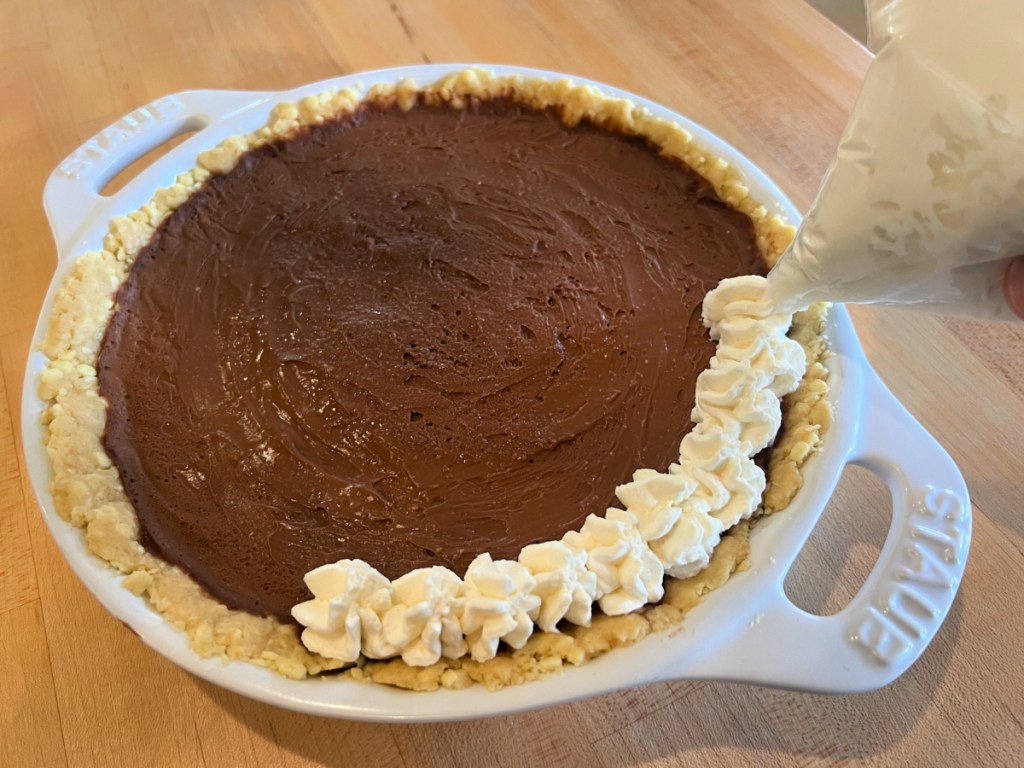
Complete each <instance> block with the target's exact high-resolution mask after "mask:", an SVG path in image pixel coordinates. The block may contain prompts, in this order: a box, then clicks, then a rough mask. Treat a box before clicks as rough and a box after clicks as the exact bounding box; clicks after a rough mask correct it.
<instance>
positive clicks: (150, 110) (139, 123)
mask: <svg viewBox="0 0 1024 768" xmlns="http://www.w3.org/2000/svg"><path fill="white" fill-rule="evenodd" d="M182 109H183V105H182V103H181V102H180V101H179V100H178V99H176V98H175V97H174V96H165V97H163V98H161V99H157V100H156V101H154V102H152V103H150V104H147V105H146V106H144V107H141V108H140V109H137V110H135V111H134V112H132V113H131V114H130V115H125V116H124V117H122V118H121V119H120V120H118V121H117V122H116V123H114V124H113V125H111V126H109V127H107V128H104V129H103V130H102V131H100V132H99V133H98V134H96V135H95V136H93V137H92V138H91V139H89V141H87V142H85V144H83V145H82V146H81V147H79V149H78V150H77V151H76V152H75V153H74V154H73V155H71V156H70V157H69V158H67V159H66V160H65V161H64V162H63V163H61V164H60V166H59V167H58V168H57V170H58V171H59V172H60V173H62V174H64V175H65V176H69V177H71V178H73V179H77V178H79V177H80V176H81V175H82V174H83V173H85V172H86V171H87V170H89V168H91V167H92V166H93V165H95V164H96V163H97V162H98V161H100V160H103V159H105V158H106V157H108V156H109V155H110V154H111V153H112V152H114V151H115V150H116V149H117V148H118V147H120V146H121V145H122V144H124V142H125V141H127V140H128V139H129V138H131V137H132V136H134V135H136V134H138V133H140V132H141V131H143V130H145V129H146V128H148V127H150V126H152V125H153V124H154V123H156V122H159V121H161V120H166V119H167V118H168V117H171V116H173V115H176V114H177V113H179V112H181V111H182Z"/></svg>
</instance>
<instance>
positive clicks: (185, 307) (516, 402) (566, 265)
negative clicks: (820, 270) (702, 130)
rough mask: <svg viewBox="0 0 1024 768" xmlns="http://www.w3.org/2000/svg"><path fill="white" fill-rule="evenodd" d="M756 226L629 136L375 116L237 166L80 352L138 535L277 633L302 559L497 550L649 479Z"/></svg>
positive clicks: (421, 561)
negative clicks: (712, 317)
mask: <svg viewBox="0 0 1024 768" xmlns="http://www.w3.org/2000/svg"><path fill="white" fill-rule="evenodd" d="M764 271H765V270H764V266H763V264H762V262H761V260H760V257H759V255H758V251H757V248H756V246H755V244H754V242H753V231H752V227H751V225H750V222H749V221H748V220H747V219H746V218H745V217H744V216H743V215H742V214H739V213H737V212H735V211H733V210H731V209H730V208H728V207H727V206H725V205H724V204H722V203H721V202H720V201H719V200H718V199H717V198H716V197H715V196H714V193H713V192H712V191H711V189H710V187H709V186H708V185H707V184H706V183H705V182H704V181H703V180H702V179H700V178H699V177H698V176H697V175H696V174H694V173H693V172H692V171H690V170H688V169H685V168H683V167H682V166H680V165H679V164H678V163H676V162H674V161H670V160H668V159H665V158H663V157H661V156H659V154H658V152H657V150H656V149H655V148H653V147H651V146H649V145H648V144H647V143H646V142H645V141H642V140H638V139H634V138H629V137H624V136H619V135H614V134H611V133H608V132H605V131H603V130H601V129H598V128H596V127H594V126H592V125H589V124H586V123H583V124H581V125H579V126H576V127H574V128H568V127H566V126H564V125H563V124H562V123H561V122H560V120H559V119H558V117H557V116H556V115H555V114H553V113H550V112H537V111H531V110H528V109H525V108H523V107H521V106H519V105H516V104H513V103H510V102H501V101H494V102H484V103H478V104H474V105H472V106H471V107H470V108H468V109H466V110H456V109H454V108H450V107H427V106H423V105H420V106H418V107H416V108H414V109H412V110H411V111H409V112H402V111H400V110H398V109H397V108H384V107H377V106H372V105H364V106H362V107H360V108H359V109H358V110H357V111H356V112H355V113H354V114H351V115H349V116H347V117H345V118H344V119H341V120H337V121H335V122H331V123H326V124H324V125H320V126H316V127H312V128H306V129H303V130H302V132H300V134H299V135H297V136H295V137H292V138H291V139H288V140H284V141H279V142H277V143H274V144H270V145H267V146H264V147H262V148H259V149H257V150H253V151H251V152H249V153H248V154H246V155H244V156H243V158H242V160H241V161H240V163H239V165H238V167H237V168H235V169H234V170H233V171H231V172H229V173H226V174H224V175H220V176H216V177H213V178H212V179H210V180H209V181H208V182H207V184H206V185H205V186H204V188H203V189H202V190H201V191H200V192H198V193H196V194H195V195H193V196H192V198H190V199H189V200H188V201H187V202H186V203H185V204H184V205H182V206H181V207H180V208H179V209H178V210H176V211H175V212H174V213H173V214H172V215H171V216H170V217H169V218H168V219H167V221H165V222H164V224H163V225H162V226H161V227H160V229H159V230H158V231H157V233H156V234H155V235H154V238H153V240H152V242H151V243H150V244H149V245H148V246H147V247H146V248H145V249H144V250H143V251H142V252H141V253H140V254H139V256H138V258H137V259H136V262H135V264H134V265H133V267H132V270H131V274H130V275H129V278H128V279H127V281H126V282H125V284H124V285H123V286H122V288H121V290H120V292H119V294H118V297H117V309H116V312H115V315H114V317H113V319H112V321H111V323H110V326H109V327H108V330H107V335H106V337H105V340H104V344H103V348H102V351H101V355H100V373H99V375H100V388H101V392H102V393H103V395H104V396H105V397H106V398H107V399H108V401H109V403H110V408H109V411H108V419H107V426H106V433H105V436H104V445H105V447H106V449H107V451H108V453H109V454H110V455H111V456H112V457H113V459H114V460H115V463H116V464H117V467H118V470H119V472H120V475H121V478H122V481H123V482H124V485H125V488H126V490H127V491H128V494H129V496H130V498H131V499H132V501H133V504H134V505H135V508H136V510H137V512H138V516H139V521H140V527H141V538H142V541H143V543H144V544H145V545H146V546H147V547H148V548H150V549H151V550H152V551H153V552H155V553H156V554H158V555H159V556H161V557H163V558H164V559H166V560H168V561H169V562H172V563H174V564H177V565H180V566H181V567H182V568H184V569H185V570H186V571H187V572H188V573H190V574H191V575H192V576H193V577H194V578H195V579H196V580H197V581H198V582H199V583H200V584H201V585H202V586H203V587H204V588H205V589H206V590H207V591H208V592H209V593H210V594H211V595H212V596H214V597H215V598H217V599H219V600H221V601H222V602H224V603H225V604H227V605H228V606H231V607H236V608H241V609H243V610H247V611H250V612H253V613H257V614H269V615H274V616H277V617H279V618H281V619H282V620H290V618H289V610H290V608H291V606H292V605H293V604H295V603H297V602H300V601H301V600H302V599H304V597H305V594H306V593H305V587H304V585H303V581H302V577H303V574H304V573H305V572H306V571H309V570H311V569H312V568H314V567H316V566H318V565H320V564H322V563H325V562H333V561H335V560H338V559H340V558H358V559H362V560H365V561H366V562H368V563H370V564H372V565H374V566H375V567H376V568H378V569H379V570H380V571H381V572H382V573H384V574H385V575H387V576H389V577H392V578H394V577H397V576H399V575H401V574H402V573H405V572H407V571H409V570H411V569H413V568H417V567H422V566H427V565H446V566H448V567H450V568H452V569H453V570H455V571H456V572H457V573H460V574H461V573H463V572H464V570H465V568H466V566H467V565H468V563H469V562H470V561H471V560H472V559H473V557H475V556H476V555H477V554H480V553H482V552H490V553H491V554H492V555H493V556H494V557H495V558H514V557H516V556H517V555H518V553H519V550H520V549H521V548H522V547H523V546H525V545H526V544H529V543H532V542H537V541H543V540H548V539H557V538H560V537H561V535H562V534H563V533H564V532H565V531H567V530H569V529H571V528H577V527H578V526H579V525H580V524H581V523H582V521H583V519H584V517H585V516H586V515H587V514H588V513H590V512H600V511H603V510H604V509H605V508H606V507H607V506H608V505H609V504H611V503H613V500H614V494H613V491H614V488H615V486H616V485H617V484H619V483H621V482H623V481H625V480H627V479H628V478H629V477H630V475H631V473H632V472H633V470H634V469H636V468H638V467H654V468H659V469H665V468H666V467H667V465H668V464H669V463H671V462H672V461H674V460H676V459H677V457H678V446H679V442H680V439H681V438H682V435H683V434H684V433H685V432H686V431H687V430H688V429H689V424H690V411H691V409H692V407H693V390H694V380H695V378H696V376H697V374H698V373H699V372H700V371H701V370H703V368H704V367H705V366H706V364H707V361H708V359H709V358H710V356H711V354H712V352H713V345H712V343H711V341H710V340H709V339H708V338H707V333H706V331H705V330H704V328H703V326H702V324H701V321H700V302H701V300H702V299H703V297H704V294H705V293H706V292H707V291H708V290H709V289H710V288H712V287H714V286H715V285H716V284H717V283H718V281H719V280H720V279H722V278H723V277H726V276H731V275H737V274H744V273H750V272H756V273H761V274H763V273H764Z"/></svg>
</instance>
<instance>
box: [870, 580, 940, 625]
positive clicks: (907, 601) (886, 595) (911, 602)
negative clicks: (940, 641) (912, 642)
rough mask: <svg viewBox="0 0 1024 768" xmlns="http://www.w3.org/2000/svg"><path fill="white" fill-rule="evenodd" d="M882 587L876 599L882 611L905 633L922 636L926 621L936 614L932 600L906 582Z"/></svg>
mask: <svg viewBox="0 0 1024 768" xmlns="http://www.w3.org/2000/svg"><path fill="white" fill-rule="evenodd" d="M882 589H883V592H882V594H881V596H880V598H879V600H878V605H879V608H881V609H882V612H883V613H884V614H885V615H886V616H888V617H889V618H890V619H892V620H893V621H894V622H897V623H899V624H900V625H901V626H902V627H904V629H906V631H907V634H909V635H911V636H913V637H924V636H925V635H926V634H927V630H926V623H927V622H928V621H929V620H930V619H932V618H934V617H935V615H936V610H935V608H934V607H933V604H932V602H931V601H930V600H929V599H928V598H926V597H925V596H924V595H922V594H921V593H919V592H918V591H917V590H914V589H911V588H910V587H909V586H908V585H906V584H888V585H886V586H885V587H883V588H882Z"/></svg>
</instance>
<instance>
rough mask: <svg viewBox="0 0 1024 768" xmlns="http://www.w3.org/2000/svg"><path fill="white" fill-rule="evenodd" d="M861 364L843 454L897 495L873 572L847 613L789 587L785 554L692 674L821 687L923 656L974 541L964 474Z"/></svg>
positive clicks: (873, 682)
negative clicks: (802, 601)
mask: <svg viewBox="0 0 1024 768" xmlns="http://www.w3.org/2000/svg"><path fill="white" fill-rule="evenodd" d="M865 368H867V371H866V376H865V382H864V385H865V392H864V395H865V397H864V406H865V407H864V411H863V414H862V420H861V423H860V424H859V426H858V430H857V436H856V440H855V442H854V445H853V448H852V449H851V451H850V453H849V454H848V456H847V463H851V464H856V465H858V466H861V467H864V468H866V469H868V470H870V471H872V472H873V473H875V474H876V475H878V476H879V477H880V478H881V479H882V480H884V481H885V482H886V483H887V485H888V486H889V488H890V490H891V491H892V499H893V516H892V522H891V524H890V527H889V532H888V534H887V536H886V540H885V543H884V545H883V546H882V550H881V553H880V554H879V557H878V560H877V562H876V563H875V565H874V567H873V568H872V570H871V573H870V574H869V575H868V578H867V580H866V581H865V582H864V585H863V586H862V587H861V589H860V591H859V592H858V593H857V594H856V596H855V597H854V598H853V600H851V601H850V603H849V604H848V605H847V606H846V607H844V608H843V609H842V610H841V611H839V612H838V613H835V614H833V615H830V616H817V615H814V614H810V613H807V612H806V611H803V610H802V609H800V608H798V607H797V606H796V605H795V604H794V603H793V602H792V601H791V600H790V599H789V597H788V596H787V595H786V593H785V587H784V583H785V579H786V575H787V573H788V571H789V567H790V566H791V565H792V560H791V561H790V562H789V563H785V564H781V567H780V568H779V569H778V572H777V574H775V575H776V578H775V580H774V581H773V582H772V585H771V588H769V589H767V590H766V591H765V593H764V594H765V595H766V596H767V597H766V600H765V601H764V602H763V603H760V604H758V605H757V607H756V609H755V610H756V613H755V614H754V616H753V618H752V619H751V620H750V622H749V624H748V625H747V626H746V627H745V628H744V630H743V631H741V632H739V633H738V634H737V635H735V636H734V637H733V639H732V640H730V641H727V642H726V643H725V646H726V647H719V648H718V649H716V651H715V653H713V654H711V655H709V656H708V657H706V658H705V659H704V660H703V661H701V662H698V663H697V664H696V665H694V666H693V668H691V669H688V670H687V674H686V675H685V676H686V677H687V678H691V679H692V678H701V679H717V680H730V681H736V682H747V683H755V684H760V685H767V686H773V687H780V688H789V689H794V690H802V691H810V692H816V693H839V694H845V693H861V692H865V691H870V690H875V689H877V688H881V687H883V686H885V685H888V684H889V683H891V682H892V681H894V680H895V679H896V678H897V677H899V676H900V675H901V674H903V673H904V672H905V671H906V670H907V669H909V668H910V666H911V665H912V664H913V663H914V662H915V661H917V659H918V658H919V657H920V656H921V654H922V653H923V652H924V649H925V648H926V647H927V645H928V643H929V642H930V641H931V639H932V637H934V635H935V633H936V632H937V631H938V629H939V626H940V625H941V624H942V622H943V620H944V619H945V617H946V615H947V614H948V612H949V610H950V608H951V607H952V604H953V599H954V597H955V596H956V592H957V589H958V587H959V585H960V581H961V579H962V577H963V572H964V567H965V566H966V562H967V552H968V549H969V547H970V538H971V506H970V500H969V497H968V493H967V487H966V484H965V483H964V479H963V476H962V475H961V473H960V470H959V469H958V468H957V466H956V464H954V463H953V460H952V458H950V456H949V454H948V453H947V452H946V451H945V449H943V448H942V446H940V445H939V443H938V442H936V440H935V439H934V438H933V437H932V436H931V435H930V434H929V433H928V432H927V431H926V430H925V429H924V427H922V426H921V425H920V424H919V423H918V422H917V421H916V420H915V419H914V417H913V416H911V415H910V414H909V413H908V412H907V410H906V409H905V408H904V407H903V406H902V405H901V404H900V403H899V401H898V400H896V398H895V397H893V395H892V394H891V393H890V392H889V390H888V388H886V386H885V385H884V384H883V383H882V381H881V380H880V379H879V378H878V375H877V374H876V373H875V372H874V371H873V370H871V369H870V367H868V366H865ZM793 560H795V555H794V557H793Z"/></svg>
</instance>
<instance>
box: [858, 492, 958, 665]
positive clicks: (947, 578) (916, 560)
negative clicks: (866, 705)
mask: <svg viewBox="0 0 1024 768" xmlns="http://www.w3.org/2000/svg"><path fill="white" fill-rule="evenodd" d="M965 512H966V507H965V502H964V500H963V499H961V498H960V497H959V496H957V495H956V494H954V493H953V492H952V491H948V490H937V489H935V488H933V487H931V486H926V487H925V488H923V489H920V490H918V491H917V493H916V497H915V500H914V503H913V508H912V512H911V515H910V519H909V528H908V529H907V530H905V531H904V534H903V537H902V539H901V541H900V544H899V550H898V551H897V552H896V553H895V557H894V558H893V560H892V563H891V565H890V566H889V568H888V569H887V571H886V572H885V573H884V574H883V576H882V581H881V583H880V584H879V585H878V588H877V589H876V590H875V597H874V599H873V600H872V601H871V603H869V604H868V605H867V606H866V607H865V608H864V609H863V610H862V611H861V612H860V613H859V614H858V616H857V617H856V618H855V620H854V626H853V628H852V632H851V640H852V641H853V642H854V643H855V644H856V645H858V646H860V647H862V648H863V649H864V650H866V651H867V652H868V653H870V654H871V656H873V657H874V658H875V659H877V660H878V661H881V662H883V663H887V664H889V663H892V662H895V661H896V660H897V659H899V658H900V657H901V656H903V655H904V654H905V653H908V652H909V651H911V650H912V649H913V647H914V645H915V644H916V643H919V642H921V641H922V640H925V639H926V638H928V637H929V636H930V635H931V634H932V633H934V632H935V630H936V629H937V628H938V625H939V624H940V623H941V621H942V619H943V616H942V609H941V608H940V606H943V605H945V604H946V603H947V602H948V600H949V593H950V592H951V591H952V590H955V589H956V588H957V577H956V574H957V573H958V572H959V568H958V566H960V565H962V563H963V561H964V558H966V556H967V545H968V541H969V538H970V530H969V526H970V522H969V520H968V518H967V516H966V515H965Z"/></svg>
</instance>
